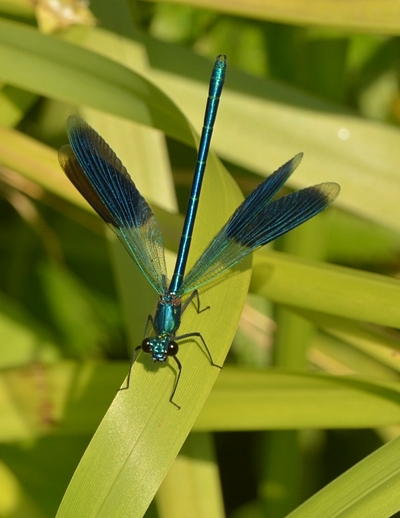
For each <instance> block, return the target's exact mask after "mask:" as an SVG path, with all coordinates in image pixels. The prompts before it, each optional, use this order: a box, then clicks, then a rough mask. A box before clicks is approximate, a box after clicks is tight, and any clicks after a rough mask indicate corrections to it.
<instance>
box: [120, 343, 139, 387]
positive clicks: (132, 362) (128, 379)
mask: <svg viewBox="0 0 400 518" xmlns="http://www.w3.org/2000/svg"><path fill="white" fill-rule="evenodd" d="M141 348H142V346H141V345H138V346H137V347H136V348H135V350H134V351H133V356H132V361H131V364H130V366H129V371H128V377H127V378H126V387H120V388H119V389H118V391H120V390H127V389H128V388H129V384H130V382H131V372H132V367H133V364H134V363H135V361H136V358H137V356H138V354H139V351H140V349H141Z"/></svg>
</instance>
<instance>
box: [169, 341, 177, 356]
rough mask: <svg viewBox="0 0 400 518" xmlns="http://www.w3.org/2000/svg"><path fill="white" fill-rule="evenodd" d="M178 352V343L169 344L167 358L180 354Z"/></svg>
mask: <svg viewBox="0 0 400 518" xmlns="http://www.w3.org/2000/svg"><path fill="white" fill-rule="evenodd" d="M178 351H179V347H178V344H177V343H176V342H169V344H168V350H167V356H175V355H176V354H178Z"/></svg>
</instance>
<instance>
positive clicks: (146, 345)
mask: <svg viewBox="0 0 400 518" xmlns="http://www.w3.org/2000/svg"><path fill="white" fill-rule="evenodd" d="M141 347H142V351H143V352H144V353H148V354H149V353H151V344H150V340H149V339H148V338H145V339H144V340H143V342H142V346H141Z"/></svg>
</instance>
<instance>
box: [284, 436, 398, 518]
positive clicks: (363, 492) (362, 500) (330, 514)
mask: <svg viewBox="0 0 400 518" xmlns="http://www.w3.org/2000/svg"><path fill="white" fill-rule="evenodd" d="M399 458H400V439H399V438H397V439H395V440H393V441H391V442H390V443H388V444H386V445H385V446H383V447H382V448H379V450H377V451H376V452H374V453H373V454H372V455H370V456H369V457H367V458H366V459H364V460H362V461H361V462H359V463H358V464H357V465H356V466H354V467H353V468H351V469H350V470H348V471H347V472H346V473H344V474H343V475H341V476H340V477H339V478H337V479H336V480H334V481H333V482H331V483H330V484H329V485H328V486H326V487H325V488H324V489H322V490H321V491H319V492H318V493H317V494H316V495H314V496H313V497H311V498H310V499H309V500H307V502H305V503H304V504H303V505H301V506H300V507H298V508H297V509H296V510H295V511H293V512H292V513H290V514H289V515H288V516H287V518H305V517H307V518H320V517H321V516H323V517H324V518H334V517H338V518H339V517H340V518H390V517H391V516H393V515H394V513H396V512H397V511H399V510H400V461H399Z"/></svg>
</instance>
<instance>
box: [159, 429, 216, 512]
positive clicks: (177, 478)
mask: <svg viewBox="0 0 400 518" xmlns="http://www.w3.org/2000/svg"><path fill="white" fill-rule="evenodd" d="M178 488H179V497H178V498H177V493H178V492H177V489H178ZM157 510H158V512H159V514H160V517H161V518H164V517H165V518H168V517H170V516H174V517H180V516H182V517H183V516H190V517H191V518H202V517H203V516H207V517H209V518H223V517H224V516H225V514H224V505H223V500H222V493H221V486H220V480H219V473H218V466H217V463H216V459H215V452H214V448H213V444H212V436H211V434H204V433H194V434H193V433H192V434H190V435H189V437H188V438H187V439H186V442H185V444H184V445H183V448H182V450H181V451H180V453H179V455H178V457H177V458H176V460H175V462H174V464H173V465H172V468H171V469H170V471H169V472H168V475H167V476H166V478H165V479H164V482H163V484H162V485H161V488H160V490H159V492H158V493H157Z"/></svg>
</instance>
